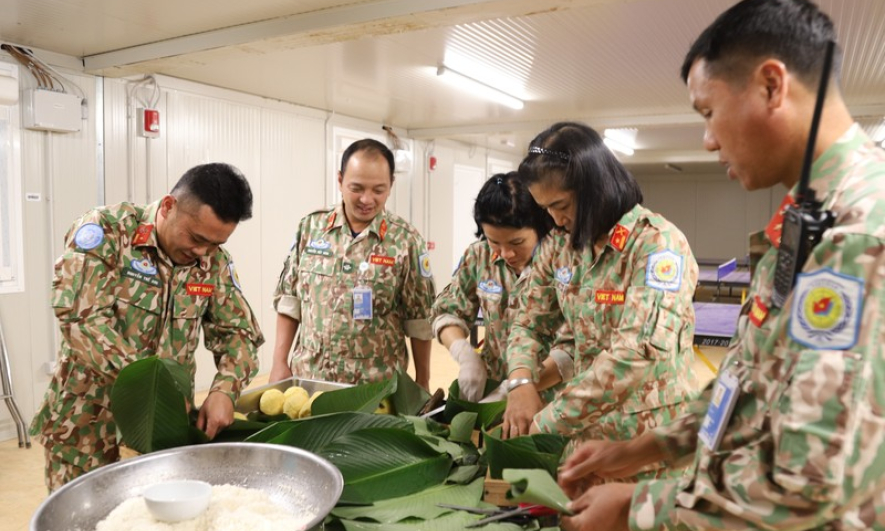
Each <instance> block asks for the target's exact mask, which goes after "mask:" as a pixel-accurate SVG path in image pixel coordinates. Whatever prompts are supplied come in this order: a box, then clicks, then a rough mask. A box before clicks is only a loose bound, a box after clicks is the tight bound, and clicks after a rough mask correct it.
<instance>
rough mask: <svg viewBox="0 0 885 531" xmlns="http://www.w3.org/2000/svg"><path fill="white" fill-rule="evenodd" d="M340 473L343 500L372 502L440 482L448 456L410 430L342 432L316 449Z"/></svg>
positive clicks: (448, 464)
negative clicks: (344, 433)
mask: <svg viewBox="0 0 885 531" xmlns="http://www.w3.org/2000/svg"><path fill="white" fill-rule="evenodd" d="M317 453H318V454H319V455H321V456H322V457H325V458H326V459H328V460H329V461H330V462H331V463H332V464H333V465H335V466H336V467H337V468H338V470H340V471H341V475H342V476H344V492H343V493H342V495H341V500H340V501H341V502H343V503H357V504H359V503H372V502H375V501H377V500H383V499H387V498H395V497H398V496H406V495H408V494H414V493H415V492H419V491H422V490H424V489H426V488H428V487H432V486H434V485H440V484H442V483H443V482H444V481H445V479H446V476H448V474H449V470H450V469H451V467H452V459H451V458H450V457H449V456H448V455H446V454H440V453H439V452H437V451H436V450H434V449H433V448H432V447H430V446H428V445H427V443H425V442H424V441H423V440H421V438H420V437H418V436H417V435H415V434H414V433H410V432H408V431H404V430H399V429H390V428H369V429H363V430H359V431H355V432H352V433H349V434H347V435H343V436H341V437H338V438H337V439H335V440H334V441H333V442H332V443H330V444H328V445H326V446H325V447H323V448H322V450H320V451H319V452H317Z"/></svg>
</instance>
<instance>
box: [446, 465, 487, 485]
mask: <svg viewBox="0 0 885 531" xmlns="http://www.w3.org/2000/svg"><path fill="white" fill-rule="evenodd" d="M482 472H483V467H481V466H479V465H463V466H455V467H452V471H451V472H449V477H447V478H446V483H457V484H459V485H463V484H465V483H469V482H471V481H473V480H474V479H475V478H476V477H477V476H478V475H480V474H482ZM480 479H482V480H483V481H485V478H480Z"/></svg>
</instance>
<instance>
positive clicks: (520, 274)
mask: <svg viewBox="0 0 885 531" xmlns="http://www.w3.org/2000/svg"><path fill="white" fill-rule="evenodd" d="M473 218H474V220H475V221H476V227H477V231H476V235H477V236H479V237H481V239H480V240H479V241H477V242H474V243H472V244H471V245H470V247H468V248H467V250H466V251H465V252H464V256H463V257H462V258H461V262H460V263H459V264H458V269H456V270H455V274H454V276H453V278H452V282H451V284H449V285H448V286H447V287H446V289H444V290H443V292H442V293H440V294H439V296H438V297H437V298H436V302H434V304H433V316H432V323H433V335H434V336H436V337H437V339H439V341H440V342H441V343H442V344H443V345H445V347H446V348H447V349H449V352H450V353H451V355H452V357H453V358H454V359H455V361H457V362H458V364H459V367H460V370H459V373H458V384H459V385H458V387H459V389H460V391H461V398H462V399H465V400H470V401H474V402H476V401H478V400H479V399H481V398H483V391H484V389H485V384H486V379H487V378H491V379H493V380H498V381H503V380H505V379H506V378H507V375H508V374H509V371H508V370H507V364H506V363H505V361H504V350H505V348H506V346H507V337H508V335H509V334H510V323H511V322H512V321H513V316H514V315H515V313H516V311H517V307H518V305H519V301H520V295H521V294H522V292H523V289H524V288H525V287H526V286H527V285H528V278H529V275H530V274H531V270H532V265H531V264H532V258H533V256H534V253H535V250H536V248H537V246H538V243H539V242H540V241H542V240H543V239H544V237H545V236H546V235H547V233H549V232H550V229H551V228H552V226H553V220H552V219H551V218H550V216H548V215H547V213H546V212H544V210H542V209H541V208H540V207H539V206H538V205H537V204H535V201H534V199H532V196H531V194H529V192H528V190H527V189H526V187H525V184H523V183H522V182H521V181H520V179H519V175H517V173H516V172H510V173H507V174H503V173H502V174H498V175H493V176H492V178H491V179H489V180H488V181H486V182H485V184H484V185H483V187H482V189H480V191H479V195H478V196H477V197H476V204H475V205H474V208H473ZM480 310H482V318H483V326H484V327H485V340H484V342H483V346H482V353H481V354H477V353H476V351H475V350H474V348H473V346H472V345H471V344H470V342H469V341H468V340H467V337H468V334H469V333H470V326H471V325H472V324H473V322H474V320H475V319H476V316H477V313H478V312H479V311H480ZM557 340H559V341H563V343H565V338H561V337H560V336H557ZM566 348H568V347H567V345H566V344H559V345H557V346H556V348H554V349H552V350H550V347H549V346H548V348H546V349H545V350H544V352H543V354H544V357H545V358H546V359H545V360H544V366H545V369H546V370H545V371H542V376H541V378H540V381H539V385H538V388H539V390H547V391H546V392H545V393H544V395H545V398H546V399H547V400H550V399H552V398H553V396H555V392H554V390H553V388H552V386H553V385H554V384H555V383H556V382H558V381H562V380H563V379H565V380H568V379H570V378H571V377H572V372H573V362H572V357H571V355H570V354H569V353H568V352H567V351H566V350H565V349H566ZM548 351H549V352H550V356H549V357H547V356H546V354H547V352H548ZM495 394H496V396H497V395H498V393H495ZM500 398H503V395H502V396H501V397H500Z"/></svg>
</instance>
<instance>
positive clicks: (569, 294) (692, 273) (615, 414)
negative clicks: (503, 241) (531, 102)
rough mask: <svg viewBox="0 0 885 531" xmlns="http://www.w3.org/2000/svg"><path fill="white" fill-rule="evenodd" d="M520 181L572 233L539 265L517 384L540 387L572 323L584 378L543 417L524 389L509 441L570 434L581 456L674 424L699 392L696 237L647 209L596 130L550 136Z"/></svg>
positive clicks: (516, 350)
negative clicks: (552, 348) (542, 362)
mask: <svg viewBox="0 0 885 531" xmlns="http://www.w3.org/2000/svg"><path fill="white" fill-rule="evenodd" d="M519 174H520V176H521V177H522V179H523V180H524V182H525V183H526V185H527V186H528V189H529V192H530V193H531V194H532V197H534V199H535V201H536V202H537V203H538V205H540V206H541V207H542V208H544V209H546V210H547V212H549V213H550V215H551V216H552V217H553V220H554V222H555V223H556V225H558V226H559V227H561V228H562V229H564V232H563V231H554V232H553V233H551V235H550V236H548V238H547V239H546V240H545V241H544V242H543V244H542V245H541V246H540V248H539V250H538V252H537V256H536V257H535V260H534V262H533V264H534V266H533V270H532V276H531V278H530V279H529V286H528V288H527V293H526V304H525V305H524V306H523V308H522V309H521V311H520V313H519V314H518V315H517V316H516V318H515V319H514V322H513V325H512V327H511V332H510V338H509V341H508V347H507V352H506V357H507V360H508V368H509V370H510V375H509V376H510V378H511V380H510V381H513V380H519V381H521V380H523V379H526V380H529V381H537V379H538V375H539V370H538V361H537V359H538V354H539V353H540V352H542V351H543V345H545V344H546V343H547V342H548V341H550V340H551V338H552V337H553V334H554V333H555V331H556V330H558V329H559V327H560V326H562V324H563V323H565V324H566V325H567V326H568V327H569V328H570V329H571V332H572V333H573V336H574V346H573V349H572V351H573V352H574V356H575V357H574V377H573V378H572V379H571V380H569V381H567V382H565V386H564V388H563V389H562V391H561V392H560V393H559V395H558V396H557V397H556V399H554V400H553V401H552V402H551V403H550V404H549V405H547V406H546V407H543V409H542V403H541V400H540V399H539V397H538V393H537V392H536V391H535V389H534V386H532V385H521V386H518V387H516V388H513V389H512V390H511V392H510V394H509V397H508V403H507V411H506V413H505V416H504V436H505V437H507V436H509V437H513V436H517V435H525V434H527V433H529V432H530V431H531V432H538V431H540V432H545V433H560V434H563V435H566V436H568V437H570V438H572V444H571V445H570V447H569V449H570V450H571V449H573V448H574V447H575V443H577V442H579V441H581V440H584V439H614V440H627V439H632V438H633V437H635V436H636V435H638V434H640V433H642V432H644V431H646V430H648V429H651V428H654V427H655V426H658V425H659V424H661V423H665V422H668V421H670V420H671V419H674V418H675V417H677V416H678V415H679V414H680V413H681V412H682V410H683V407H684V406H683V404H687V403H688V401H689V399H690V398H691V396H692V394H693V391H694V389H695V386H696V382H695V376H694V371H693V369H692V362H693V360H694V353H693V350H692V339H693V334H694V309H693V307H692V297H693V295H694V289H695V284H696V283H697V278H698V267H697V263H696V262H695V259H694V256H693V255H692V252H691V249H690V248H689V245H688V242H687V241H686V239H685V236H684V235H683V234H682V232H680V231H679V229H677V228H676V227H675V226H674V225H673V224H672V223H670V222H669V221H667V220H666V219H664V218H663V217H661V216H660V215H657V214H654V213H652V212H651V211H649V210H648V209H646V208H645V207H643V206H642V205H641V204H640V203H641V202H642V193H641V191H640V190H639V185H638V184H637V183H636V181H635V180H634V178H633V176H632V175H631V174H630V173H629V172H628V171H627V169H626V168H624V166H623V165H621V163H620V162H619V161H618V160H617V158H615V156H614V154H612V152H611V151H609V149H608V148H607V147H606V146H605V145H604V144H603V142H602V139H601V138H600V137H599V135H598V134H597V133H596V131H594V130H593V129H591V128H589V127H587V126H586V125H583V124H579V123H573V122H564V123H558V124H555V125H553V126H552V127H550V128H549V129H547V130H546V131H544V132H542V133H541V134H539V135H538V136H537V137H535V139H534V140H533V141H532V142H531V144H530V147H529V150H528V155H527V156H526V157H525V159H524V160H523V161H522V164H520V167H519ZM662 466H663V464H662V463H660V464H658V463H656V464H653V465H649V466H647V467H645V468H644V469H643V470H642V471H641V472H640V474H639V475H638V476H637V478H639V477H646V476H649V475H651V476H654V475H658V474H659V473H661V472H662V468H661V467H662Z"/></svg>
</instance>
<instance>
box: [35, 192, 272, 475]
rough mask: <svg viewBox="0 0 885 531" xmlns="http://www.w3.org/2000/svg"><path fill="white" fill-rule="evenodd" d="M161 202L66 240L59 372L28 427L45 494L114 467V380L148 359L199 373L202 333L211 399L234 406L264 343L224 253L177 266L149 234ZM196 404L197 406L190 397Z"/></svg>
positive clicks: (57, 286)
mask: <svg viewBox="0 0 885 531" xmlns="http://www.w3.org/2000/svg"><path fill="white" fill-rule="evenodd" d="M158 208H159V202H157V203H153V204H152V205H148V206H137V205H132V204H129V203H121V204H118V205H114V206H109V207H102V208H98V209H95V210H93V211H91V212H88V213H87V214H86V215H84V216H83V217H82V218H80V219H79V220H78V221H77V222H76V223H75V224H74V225H73V227H72V228H71V229H70V230H69V231H68V233H67V235H66V237H65V247H66V249H65V252H64V254H63V255H62V256H61V258H59V259H58V261H57V262H56V264H55V276H54V278H53V281H52V307H53V309H54V310H55V314H56V316H57V317H58V320H59V325H60V330H61V348H60V352H59V357H58V368H57V369H56V372H55V375H54V376H53V378H52V381H51V382H50V384H49V389H48V390H47V392H46V397H45V399H44V401H43V404H42V406H41V407H40V409H39V411H38V413H37V415H36V417H35V418H34V421H33V423H32V424H31V433H32V434H33V435H39V436H42V439H43V444H44V446H46V450H47V455H48V456H51V457H52V462H48V464H47V486H49V487H50V490H52V489H54V488H57V487H58V486H60V485H61V484H63V483H64V482H66V481H69V480H71V479H73V478H74V477H77V476H78V475H80V474H82V473H84V472H86V471H89V470H90V469H92V468H95V467H98V466H101V465H104V464H107V463H110V462H113V461H116V460H117V458H118V455H119V451H118V447H117V437H116V426H115V425H114V419H113V417H112V415H111V412H110V409H108V408H109V405H110V403H109V402H110V391H111V387H112V386H113V383H114V380H115V379H116V376H117V374H118V373H119V371H120V370H121V369H122V368H123V367H125V366H127V365H128V364H130V363H132V362H133V361H136V360H139V359H142V358H145V357H147V356H151V355H154V354H156V355H158V356H160V357H164V358H170V359H174V360H176V361H178V362H179V363H181V364H183V365H184V366H185V367H187V368H188V369H189V370H190V373H191V377H193V376H194V374H195V372H196V364H195V361H194V351H195V350H196V349H197V346H198V342H199V338H200V328H202V330H203V334H204V336H205V344H206V348H208V349H209V350H211V351H212V352H213V353H214V355H215V365H216V367H217V369H218V372H217V374H216V376H215V379H214V381H213V383H212V387H211V390H212V391H221V392H224V393H225V394H227V395H228V396H229V397H230V398H231V400H235V399H236V397H237V396H238V395H239V392H240V390H241V389H242V388H243V387H244V386H245V385H246V384H248V382H249V380H250V378H251V377H252V375H253V373H254V372H255V371H256V369H257V362H258V359H257V349H258V346H259V345H261V343H262V342H263V341H264V339H263V337H262V335H261V331H260V330H259V328H258V323H257V321H256V320H255V317H254V315H253V313H252V310H251V308H249V305H248V303H247V302H246V299H245V298H244V297H243V294H242V293H241V292H240V289H239V284H238V283H237V279H236V272H235V270H234V266H233V262H232V261H231V258H230V255H229V254H228V253H227V251H225V250H224V249H218V250H217V251H216V252H215V253H214V255H212V256H208V257H203V258H201V259H200V261H199V262H198V263H197V264H195V265H193V266H187V267H182V266H174V264H173V263H172V262H171V260H170V259H169V258H168V257H167V256H166V254H165V253H164V252H163V251H162V250H161V249H160V247H159V244H158V241H157V233H156V231H155V230H154V224H153V223H154V220H155V219H156V215H157V209H158ZM191 399H193V397H191Z"/></svg>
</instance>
